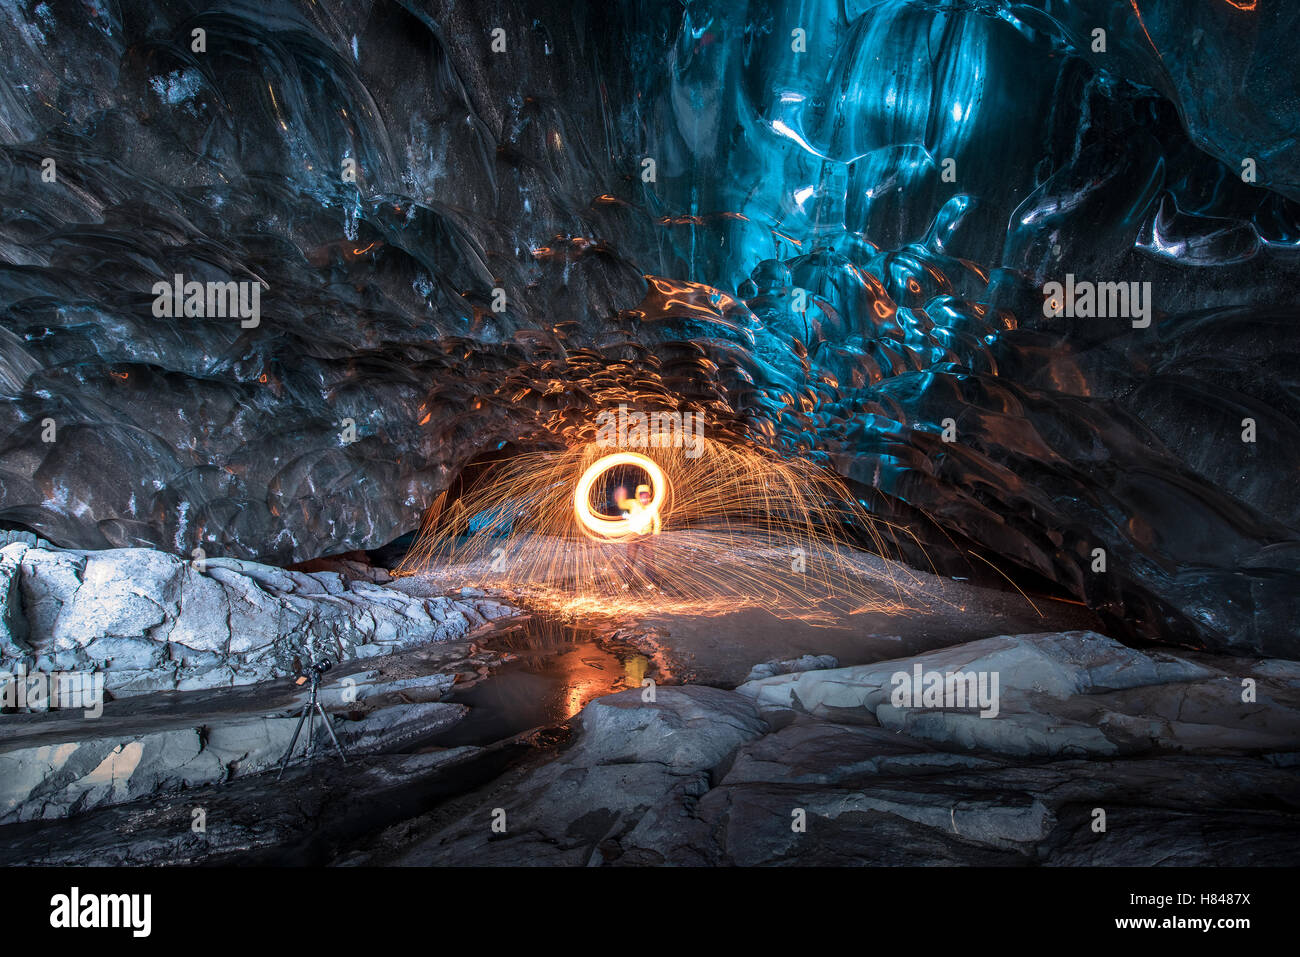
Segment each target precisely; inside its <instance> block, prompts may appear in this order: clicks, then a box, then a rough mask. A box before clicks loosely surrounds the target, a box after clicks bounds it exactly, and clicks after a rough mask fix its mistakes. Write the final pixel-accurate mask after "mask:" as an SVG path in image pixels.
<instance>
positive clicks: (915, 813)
mask: <svg viewBox="0 0 1300 957" xmlns="http://www.w3.org/2000/svg"><path fill="white" fill-rule="evenodd" d="M915 663H919V664H921V665H922V667H923V669H925V670H926V671H939V672H943V673H946V672H948V671H955V670H981V669H994V668H996V669H999V670H1000V671H1001V675H1002V681H1003V683H1002V686H1001V687H1002V696H1003V697H1002V702H1001V703H1002V709H1001V711H1000V712H999V714H998V715H997V717H991V718H983V719H981V718H979V717H977V716H976V715H975V713H974V712H973V711H970V710H968V709H953V708H938V709H932V708H917V709H908V710H903V709H895V708H891V707H890V706H889V705H888V703H887V701H888V698H889V692H890V689H891V682H890V675H891V674H892V673H893V672H895V671H899V670H902V671H905V672H910V669H911V666H912V665H913V664H915ZM1240 677H1252V678H1253V679H1254V680H1255V681H1256V682H1257V688H1258V698H1257V699H1256V700H1254V701H1251V702H1243V700H1242V688H1243V685H1242V682H1241V680H1239V679H1240ZM800 690H802V691H803V692H804V695H802V696H801V695H800V694H799V691H800ZM882 702H884V703H882ZM878 718H879V719H880V720H879V722H878V723H877V721H878ZM972 722H977V723H979V724H980V725H981V726H983V727H984V728H986V729H987V730H984V731H981V732H978V733H976V732H973V731H972V730H971V723H972ZM578 724H579V730H578V731H577V732H576V738H575V741H574V743H573V744H572V745H571V746H570V747H569V748H568V749H567V750H566V751H564V752H563V753H562V754H561V755H560V756H559V757H556V758H554V759H553V760H551V761H549V762H548V763H545V764H543V765H541V766H540V767H533V768H531V769H529V770H527V771H524V772H520V773H518V774H516V775H515V776H514V777H513V778H511V777H510V776H507V778H503V779H502V780H500V781H498V782H496V783H495V784H494V785H492V786H489V787H488V788H485V789H483V790H482V791H480V792H478V793H477V794H476V795H474V797H473V800H472V801H471V802H468V803H469V805H470V809H469V810H468V812H467V813H465V814H464V816H463V817H461V818H460V819H459V820H453V821H451V822H446V821H445V820H444V821H441V823H440V826H437V827H432V828H430V827H428V826H426V827H421V825H420V822H419V821H416V822H412V823H410V824H407V825H404V826H403V827H402V828H401V829H399V830H398V831H396V832H393V833H391V834H388V835H387V836H386V837H381V839H380V841H379V842H378V843H379V845H380V847H379V848H378V849H374V848H372V849H371V850H369V851H367V852H363V853H360V854H359V855H358V856H357V857H356V858H355V860H356V861H358V862H372V863H373V862H384V863H400V864H435V863H438V864H444V863H450V864H469V863H485V864H488V863H507V862H509V863H532V864H569V865H579V864H582V865H590V864H623V865H634V864H691V865H700V864H710V865H716V864H736V865H762V864H769V865H770V864H800V865H816V864H829V865H846V864H958V863H961V864H998V865H1008V866H1024V865H1042V864H1048V865H1063V864H1106V863H1115V864H1126V865H1134V864H1241V863H1247V862H1249V863H1253V864H1259V865H1286V864H1289V863H1291V862H1292V860H1293V859H1294V856H1295V854H1296V853H1297V851H1298V850H1300V813H1298V812H1300V769H1298V767H1300V766H1298V764H1297V759H1298V758H1300V751H1298V750H1297V748H1300V672H1297V671H1296V670H1295V667H1294V665H1292V664H1291V663H1289V662H1280V661H1255V662H1238V661H1235V660H1227V661H1225V660H1223V659H1213V658H1208V657H1198V658H1197V659H1196V660H1195V661H1193V660H1191V659H1185V658H1181V657H1178V658H1176V657H1173V656H1164V655H1156V656H1152V655H1148V654H1146V653H1143V652H1139V651H1134V650H1132V649H1128V648H1124V647H1123V646H1121V645H1118V644H1117V643H1114V642H1110V641H1109V640H1107V639H1105V638H1102V637H1101V636H1099V635H1088V634H1079V633H1064V634H1044V635H1028V636H1002V637H998V638H991V639H987V640H985V641H981V642H973V643H970V644H966V645H958V646H954V647H952V648H949V649H944V650H941V651H938V652H933V653H930V654H926V655H921V656H917V657H916V658H913V659H906V660H900V661H897V662H883V663H881V664H879V665H875V666H869V667H865V668H850V669H830V670H819V671H809V672H803V673H796V674H789V675H781V676H776V677H771V678H766V679H762V680H758V681H755V682H751V683H749V684H747V685H745V686H743V687H742V688H740V689H737V690H736V691H725V690H722V689H713V688H701V687H684V688H659V689H658V693H657V699H656V700H655V701H654V702H649V701H645V700H642V697H641V695H640V693H638V692H633V691H628V692H623V693H621V694H619V695H614V696H611V697H608V698H601V699H597V700H596V701H593V702H592V703H591V704H590V705H588V706H587V708H586V709H585V710H584V712H583V714H582V717H581V720H580V722H579V723H578ZM705 728H710V729H712V730H711V731H709V732H707V733H704V734H703V736H702V735H701V732H702V730H703V729H705ZM1096 809H1101V811H1102V812H1104V819H1101V818H1098V816H1097V810H1096ZM497 814H500V815H503V817H502V818H501V820H503V821H504V825H503V828H502V829H501V830H499V831H497V830H494V828H493V821H494V820H495V819H496V818H494V815H497ZM1098 820H1102V822H1103V824H1104V829H1102V830H1098V829H1097V823H1096V822H1097V821H1098ZM399 834H400V840H401V843H400V845H399V844H398V843H397V839H398V835H399ZM385 845H386V846H385Z"/></svg>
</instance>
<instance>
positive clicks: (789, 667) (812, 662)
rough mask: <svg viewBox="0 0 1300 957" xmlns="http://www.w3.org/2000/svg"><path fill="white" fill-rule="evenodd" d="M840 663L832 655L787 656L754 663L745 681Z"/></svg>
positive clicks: (814, 669) (816, 669)
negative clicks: (758, 663) (781, 659)
mask: <svg viewBox="0 0 1300 957" xmlns="http://www.w3.org/2000/svg"><path fill="white" fill-rule="evenodd" d="M839 666H840V663H839V661H838V660H836V658H835V656H834V655H804V656H802V657H800V658H787V659H786V660H784V661H765V662H764V663H763V664H761V665H754V667H753V668H752V669H751V670H750V672H749V677H748V678H746V679H745V680H746V681H758V680H759V679H761V678H771V677H772V676H773V675H788V674H794V673H796V672H801V671H824V670H826V669H830V668H838V667H839Z"/></svg>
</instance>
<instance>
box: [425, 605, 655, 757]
mask: <svg viewBox="0 0 1300 957" xmlns="http://www.w3.org/2000/svg"><path fill="white" fill-rule="evenodd" d="M491 643H492V644H493V645H494V646H495V647H497V648H501V649H504V650H507V651H510V652H512V653H514V654H515V655H517V656H518V658H517V660H515V661H512V662H510V663H508V664H505V665H503V666H501V667H500V668H499V669H497V670H496V671H495V672H494V673H493V674H492V675H491V676H489V677H488V678H487V679H486V680H484V681H482V682H479V683H478V684H476V685H474V686H473V687H471V688H468V689H467V690H465V691H462V692H459V693H457V692H453V693H452V694H451V695H449V696H448V698H447V699H446V700H449V701H455V702H458V703H460V704H465V705H468V706H469V708H470V713H469V715H468V716H467V717H466V718H465V720H463V721H461V722H460V723H459V724H457V725H456V726H455V727H453V728H451V729H449V730H447V731H445V732H443V733H442V734H440V735H438V736H437V737H436V738H433V739H431V740H430V741H429V742H427V744H430V745H435V746H439V747H454V746H457V745H466V744H472V745H485V744H490V743H492V742H494V741H499V740H501V739H502V738H507V737H510V736H512V735H515V734H518V733H520V732H521V731H527V730H529V729H531V728H537V727H549V726H552V725H558V724H563V723H565V722H567V721H568V720H569V719H570V718H572V717H573V716H574V715H576V714H578V712H580V711H581V710H582V709H583V708H584V707H585V706H586V705H587V703H588V702H589V701H591V700H592V699H593V698H598V697H600V696H601V695H606V694H613V693H614V692H616V691H623V690H625V689H627V688H639V687H640V686H641V681H642V679H643V678H645V677H646V676H647V675H648V674H650V672H651V664H650V661H649V659H648V658H646V657H645V656H644V655H642V654H640V653H638V652H636V651H635V650H633V649H631V648H627V647H625V646H622V645H619V644H616V643H611V642H600V641H598V640H597V631H596V628H595V627H594V626H592V625H590V624H584V623H581V622H576V623H575V622H568V621H564V620H562V619H559V618H556V617H553V616H550V615H543V614H536V613H534V614H533V615H532V617H531V618H530V619H529V620H528V621H527V622H526V623H525V624H524V626H523V627H522V628H519V629H516V630H513V631H511V632H508V633H506V634H502V635H499V636H496V637H495V638H494V639H493V640H492V642H491Z"/></svg>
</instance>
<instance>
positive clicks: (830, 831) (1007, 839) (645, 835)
mask: <svg viewBox="0 0 1300 957" xmlns="http://www.w3.org/2000/svg"><path fill="white" fill-rule="evenodd" d="M349 562H351V563H352V564H353V565H358V567H355V568H347V567H346V566H342V570H339V571H334V570H330V569H329V568H319V569H317V570H314V571H284V570H280V569H273V568H270V567H268V566H259V565H255V564H253V563H239V562H230V561H224V562H218V561H215V560H209V562H208V564H207V566H206V568H205V569H203V570H199V569H197V568H195V567H194V566H193V565H192V564H191V563H187V562H182V561H180V560H178V559H175V558H172V557H170V556H166V555H162V554H161V553H153V552H148V551H147V550H141V549H125V550H114V551H108V552H90V553H84V552H67V551H63V550H59V549H53V548H52V547H48V546H46V545H45V544H44V543H39V542H16V543H12V544H10V545H8V546H5V547H4V548H3V549H0V570H3V573H4V574H5V575H6V576H7V577H6V578H5V579H4V582H5V585H4V588H3V589H0V597H3V598H4V600H5V604H4V611H5V615H4V618H3V621H4V624H5V629H6V630H5V631H4V633H3V636H2V637H3V638H4V642H5V644H4V649H5V658H4V667H5V668H10V669H12V668H13V667H15V666H16V665H18V664H21V665H23V666H24V667H27V668H32V669H36V668H41V667H44V668H46V669H48V668H49V667H50V666H51V665H54V666H58V667H66V668H72V667H95V668H97V669H99V670H100V672H101V673H104V674H106V675H107V679H108V688H109V696H108V697H109V700H108V701H107V703H106V704H105V705H104V708H103V714H102V715H101V716H100V717H98V718H93V719H91V718H87V717H85V716H84V715H83V713H82V712H81V711H79V710H72V709H63V710H56V711H49V712H33V711H27V712H19V711H16V710H15V709H12V708H11V709H7V713H5V714H3V715H0V863H11V864H12V863H76V864H121V863H134V864H149V863H225V862H240V863H257V862H263V863H314V864H352V865H363V864H410V865H416V864H568V865H578V864H582V865H588V864H619V865H632V864H944V863H948V864H985V863H991V864H1007V865H1032V864H1103V863H1113V864H1260V865H1267V864H1289V863H1292V862H1293V861H1294V860H1295V859H1296V855H1297V852H1300V815H1298V814H1297V811H1298V810H1300V769H1298V768H1297V756H1298V755H1300V663H1296V662H1291V661H1284V660H1276V659H1263V658H1229V657H1222V656H1212V655H1206V654H1198V653H1193V652H1183V651H1179V652H1176V653H1174V652H1168V651H1159V650H1150V649H1147V650H1138V649H1134V648H1130V647H1127V646H1125V645H1123V644H1120V643H1118V642H1116V641H1114V640H1112V639H1110V638H1108V637H1106V636H1104V635H1102V634H1099V633H1096V632H1093V631H1089V630H1086V629H1078V628H1076V629H1074V630H1057V631H1048V632H1042V631H1040V632H1030V633H1021V634H1000V635H996V636H995V637H985V638H977V639H975V640H967V639H966V636H965V634H963V633H959V634H958V635H956V636H954V639H953V640H951V641H950V642H949V643H948V644H947V645H939V646H937V647H936V646H935V645H936V644H937V643H938V641H939V640H940V638H939V636H938V635H936V634H921V633H919V632H917V631H916V630H915V628H913V630H912V632H908V631H907V630H906V628H905V627H904V628H901V629H897V630H898V631H901V632H902V633H903V635H905V636H906V637H892V638H891V637H890V636H889V635H884V634H877V635H875V636H874V639H873V640H871V641H867V640H863V641H862V642H861V643H860V644H859V645H857V646H853V645H851V643H850V642H849V640H848V637H847V629H845V628H841V629H839V630H836V629H829V630H825V629H823V630H821V631H819V630H817V629H808V628H802V627H793V626H790V625H789V624H788V623H786V624H781V625H779V626H776V627H771V626H763V627H761V628H757V627H755V625H754V622H755V619H753V618H752V614H751V613H750V612H745V611H743V610H738V611H737V613H736V614H737V615H739V616H740V618H739V619H738V621H740V622H742V623H741V624H738V622H737V621H731V620H730V619H729V618H728V617H726V616H723V617H721V618H715V619H712V620H713V621H714V623H715V624H716V625H717V626H718V627H717V628H716V630H715V631H714V632H713V633H712V636H711V637H710V638H709V639H708V640H704V639H702V638H701V636H702V635H703V634H704V633H705V631H706V625H705V624H704V623H703V622H701V621H698V620H690V619H683V620H676V619H673V618H672V617H671V616H669V617H667V618H665V617H663V616H659V617H656V616H653V615H650V616H647V618H646V620H644V621H640V622H636V621H631V620H627V619H624V620H611V621H605V622H601V623H599V628H597V629H596V631H597V633H598V637H597V639H596V640H595V641H587V640H586V639H583V640H581V641H579V640H578V639H576V638H575V637H574V636H573V635H572V634H571V633H570V631H569V630H568V629H569V626H565V625H562V624H560V625H556V624H554V623H551V624H548V625H547V627H546V628H541V627H539V625H538V622H539V621H541V620H540V619H534V618H530V617H528V616H525V615H521V614H518V613H517V611H516V609H512V608H510V607H509V606H508V605H506V604H504V603H503V602H501V601H498V600H495V599H492V598H489V597H487V596H484V595H482V594H481V593H466V594H459V593H458V594H453V595H445V596H437V597H429V596H423V597H422V596H421V595H420V594H419V589H418V588H416V587H413V584H412V582H410V581H409V580H404V581H403V582H402V583H400V584H401V587H400V588H390V587H387V586H385V585H383V584H380V583H379V582H380V581H382V578H383V577H384V576H382V575H381V574H378V573H376V572H374V571H370V570H367V569H365V568H364V567H360V566H359V563H357V562H355V561H354V560H352V559H349ZM963 601H964V603H965V606H966V607H968V608H971V609H973V610H974V611H975V612H976V613H978V614H985V615H988V614H990V613H989V612H988V611H987V610H982V609H984V606H985V605H987V604H993V603H994V602H993V601H992V600H991V599H990V600H988V601H986V600H985V599H984V597H983V596H981V595H979V594H977V593H975V592H970V593H969V594H966V595H965V598H964V599H963ZM997 614H1000V613H997ZM747 615H749V617H746V616H747ZM651 619H653V621H652V620H651ZM937 621H938V620H937V619H932V620H931V622H930V625H929V626H927V627H930V628H931V629H932V630H935V631H937V630H938V628H937ZM899 624H904V623H899ZM678 629H680V631H678ZM746 629H748V631H746ZM742 633H743V634H742ZM738 634H739V637H734V636H736V635H738ZM304 635H305V636H306V637H307V638H309V639H310V641H311V642H312V643H313V644H316V645H317V646H318V647H319V646H320V645H321V643H328V646H329V647H330V648H331V649H333V655H334V656H335V660H336V661H337V663H336V664H335V666H334V668H333V669H332V670H331V671H330V672H329V673H328V674H327V678H326V681H325V684H324V687H323V692H322V705H323V707H324V709H325V711H326V713H327V714H328V715H329V720H330V721H331V725H332V727H333V728H334V729H335V731H336V732H337V734H338V735H339V738H340V740H341V742H342V744H343V746H344V747H345V749H346V751H347V754H348V762H347V763H346V764H344V763H342V762H341V761H340V760H339V759H338V758H337V757H336V756H335V755H334V754H333V753H332V752H331V751H330V750H328V749H327V748H318V752H317V757H316V760H315V762H314V764H312V765H310V766H308V765H307V764H306V763H305V762H303V761H302V760H301V758H300V757H299V759H298V760H297V761H295V762H294V763H293V764H292V765H291V766H290V768H289V770H288V772H287V773H286V774H285V776H284V779H283V780H282V781H279V782H277V780H276V772H277V769H278V764H279V762H280V759H281V756H282V755H283V754H284V752H285V750H286V748H287V747H288V745H289V741H290V740H291V739H292V735H293V733H294V729H295V727H296V725H297V715H298V712H299V710H300V709H301V707H302V705H303V703H304V701H305V700H306V695H307V689H306V686H305V685H303V684H302V683H299V682H297V681H296V680H295V679H294V678H293V677H292V672H294V670H295V663H294V661H293V659H294V658H295V657H301V656H302V652H301V651H295V649H296V648H300V647H301V645H302V642H303V638H304ZM818 635H822V636H824V637H825V638H826V640H825V642H824V646H823V648H822V649H821V652H822V653H813V652H816V651H818V648H817V644H818V641H817V638H818ZM865 637H869V636H864V638H865ZM783 645H784V647H787V648H788V649H789V651H790V654H789V655H787V656H786V657H784V658H773V659H771V660H767V661H755V660H751V661H750V662H749V664H748V665H746V666H745V667H743V668H742V667H740V664H739V662H740V661H741V660H743V658H744V654H745V651H746V649H747V648H749V647H751V646H752V647H754V648H763V649H770V648H774V647H781V646H783ZM631 646H637V647H639V648H640V649H641V650H642V651H643V652H644V654H636V653H634V652H628V651H627V650H626V649H627V648H630V647H631ZM114 649H124V650H114ZM620 649H623V650H620ZM891 649H892V653H891ZM827 651H832V652H841V653H842V652H845V651H848V652H849V654H850V655H853V656H854V657H851V658H850V659H849V660H848V661H847V662H846V660H845V659H844V658H843V657H839V656H837V655H836V654H832V653H825V652H827ZM106 652H111V653H106ZM146 652H148V654H146ZM340 652H341V653H340ZM205 656H206V657H205ZM529 662H532V663H529ZM546 662H550V663H551V664H549V665H546V664H545V663H546ZM557 663H558V664H557ZM298 664H302V662H301V661H299V662H298ZM917 667H919V668H920V670H921V673H922V674H923V675H928V674H931V673H934V674H939V675H949V674H958V673H960V674H969V675H975V676H983V677H984V679H989V680H992V679H993V678H994V677H996V681H997V685H996V688H997V697H996V702H995V706H994V707H986V706H985V705H987V704H988V702H984V703H983V704H982V705H981V704H977V705H974V706H972V705H971V702H953V701H951V700H949V701H942V700H940V701H930V700H926V699H924V698H921V699H919V700H918V701H915V702H907V701H902V700H899V699H897V698H896V697H895V686H896V684H897V682H896V681H895V676H896V675H898V674H899V673H902V674H904V675H912V674H914V671H915V669H916V668H917ZM547 668H550V671H547V670H546V669H547ZM700 675H705V676H710V680H712V681H713V683H714V684H716V685H719V686H710V685H704V684H700V683H698V681H699V680H700V677H699V676H700ZM684 678H685V679H687V681H688V683H682V682H683V679H684ZM547 681H550V683H549V684H547V683H546V682H547ZM972 687H974V686H972ZM989 687H992V686H991V684H988V683H987V682H986V690H987V689H988V688H989ZM619 688H622V689H626V690H621V691H617V693H608V692H610V691H615V690H616V689H619ZM470 689H473V690H470ZM480 689H481V690H484V691H492V690H493V689H497V690H498V691H499V690H501V689H512V690H511V692H510V693H511V694H515V695H517V696H524V697H526V698H528V697H536V696H540V695H543V694H545V695H546V696H548V697H549V698H550V699H553V704H552V705H550V706H548V707H547V709H545V710H544V711H534V710H529V709H527V708H525V709H523V710H522V711H521V712H520V715H522V720H523V724H521V725H519V726H518V727H516V726H514V725H510V724H509V723H508V722H507V723H505V724H503V723H501V722H499V721H498V722H494V721H491V720H489V721H486V722H484V721H479V723H476V722H475V721H474V720H469V721H467V720H466V717H467V714H468V713H469V712H470V711H471V708H472V709H474V710H475V714H474V717H475V718H479V719H481V718H483V715H482V714H479V713H478V712H482V711H487V712H490V711H492V710H493V709H494V708H503V707H507V706H508V705H509V701H510V698H509V696H508V695H502V694H498V695H496V696H493V695H490V694H489V695H479V694H477V692H478V691H479V690H480ZM981 711H983V712H984V714H983V716H981ZM488 717H491V715H488ZM529 722H535V726H528V723H529ZM516 723H517V724H518V721H517V722H516ZM462 729H468V733H462ZM322 735H323V731H321V730H320V729H319V728H318V731H317V737H318V746H319V744H320V742H321V741H322V740H323V737H322ZM301 752H302V743H301V742H300V744H299V749H298V753H299V755H301Z"/></svg>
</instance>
